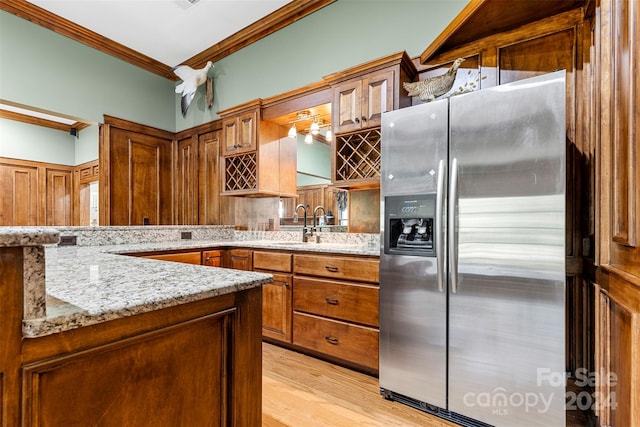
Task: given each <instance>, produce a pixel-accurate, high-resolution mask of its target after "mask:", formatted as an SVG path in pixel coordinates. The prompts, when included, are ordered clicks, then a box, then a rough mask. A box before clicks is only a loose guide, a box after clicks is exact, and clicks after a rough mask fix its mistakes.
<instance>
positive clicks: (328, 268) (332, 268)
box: [324, 265, 338, 273]
mask: <svg viewBox="0 0 640 427" xmlns="http://www.w3.org/2000/svg"><path fill="white" fill-rule="evenodd" d="M324 268H325V269H326V270H327V271H330V272H332V273H337V272H338V267H334V266H332V265H325V266H324Z"/></svg>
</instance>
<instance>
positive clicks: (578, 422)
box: [262, 342, 586, 427]
mask: <svg viewBox="0 0 640 427" xmlns="http://www.w3.org/2000/svg"><path fill="white" fill-rule="evenodd" d="M262 425H263V426H265V427H285V426H287V427H302V426H304V427H334V426H335V427H345V426H348V427H352V426H358V427H360V426H366V427H369V426H371V427H376V426H380V427H391V426H402V427H412V426H420V427H452V426H455V427H457V424H453V423H450V422H447V421H445V420H442V419H440V418H437V417H434V416H431V415H428V414H426V413H424V412H421V411H418V410H416V409H413V408H410V407H408V406H405V405H402V404H400V403H398V402H392V401H389V400H385V399H384V398H383V397H382V396H381V395H380V391H379V387H378V379H377V378H374V377H370V376H368V375H364V374H361V373H359V372H355V371H352V370H349V369H346V368H342V367H340V366H336V365H333V364H330V363H327V362H323V361H321V360H318V359H315V358H312V357H308V356H305V355H302V354H300V353H296V352H293V351H290V350H285V349H283V348H280V347H277V346H274V345H271V344H267V343H264V342H263V343H262ZM585 425H586V419H585V418H584V417H583V416H582V415H581V414H577V413H571V414H567V427H576V426H585Z"/></svg>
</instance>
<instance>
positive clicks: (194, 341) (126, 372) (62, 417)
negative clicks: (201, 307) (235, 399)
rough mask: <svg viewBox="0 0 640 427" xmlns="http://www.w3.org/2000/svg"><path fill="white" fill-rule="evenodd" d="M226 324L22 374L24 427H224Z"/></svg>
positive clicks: (132, 342)
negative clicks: (206, 426) (28, 426)
mask: <svg viewBox="0 0 640 427" xmlns="http://www.w3.org/2000/svg"><path fill="white" fill-rule="evenodd" d="M232 316H233V315H230V314H225V315H212V316H208V317H206V318H203V320H199V321H195V322H191V323H186V324H183V325H179V326H173V327H170V328H167V329H164V330H159V331H156V332H152V333H149V334H147V335H146V336H142V337H139V338H138V337H136V338H133V339H131V338H130V339H126V340H123V341H120V342H116V343H113V344H108V345H105V346H103V347H99V348H95V349H91V350H88V351H84V352H79V353H75V354H70V355H68V356H61V357H57V358H54V359H49V360H47V361H45V362H39V363H35V364H32V365H28V366H26V367H25V368H24V387H23V394H24V399H23V401H24V402H28V404H26V405H25V408H24V419H25V425H43V426H45V425H46V426H67V425H85V426H89V425H91V426H117V425H120V426H121V425H127V426H149V425H156V426H177V425H185V426H187V425H188V426H205V425H227V422H228V419H229V416H230V414H228V408H229V407H230V406H229V404H228V402H227V401H226V396H227V393H228V390H229V389H230V386H229V384H228V382H229V381H230V378H232V377H233V374H232V372H231V359H230V358H229V357H228V352H229V348H230V347H231V345H232V342H231V338H230V335H229V329H230V328H229V326H228V325H229V324H230V323H231V324H233V322H232ZM185 349H188V351H185ZM168 390H170V391H171V393H169V394H167V393H166V392H167V391H168ZM89 402H91V404H89ZM193 402H198V404H193Z"/></svg>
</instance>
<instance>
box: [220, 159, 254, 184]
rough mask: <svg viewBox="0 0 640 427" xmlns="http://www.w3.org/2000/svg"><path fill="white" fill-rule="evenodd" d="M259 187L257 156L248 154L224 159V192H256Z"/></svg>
mask: <svg viewBox="0 0 640 427" xmlns="http://www.w3.org/2000/svg"><path fill="white" fill-rule="evenodd" d="M257 186H258V162H257V154H256V153H255V152H253V153H247V154H240V155H238V156H232V157H225V158H224V191H225V192H232V191H246V190H255V189H256V188H257Z"/></svg>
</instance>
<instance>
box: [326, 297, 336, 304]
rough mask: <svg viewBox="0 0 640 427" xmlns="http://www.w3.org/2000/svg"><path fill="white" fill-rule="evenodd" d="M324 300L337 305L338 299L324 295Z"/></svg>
mask: <svg viewBox="0 0 640 427" xmlns="http://www.w3.org/2000/svg"><path fill="white" fill-rule="evenodd" d="M324 300H325V301H326V302H327V304H331V305H338V299H337V298H329V297H325V299H324Z"/></svg>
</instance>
